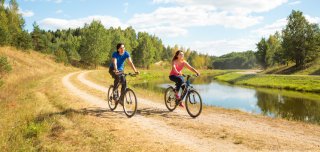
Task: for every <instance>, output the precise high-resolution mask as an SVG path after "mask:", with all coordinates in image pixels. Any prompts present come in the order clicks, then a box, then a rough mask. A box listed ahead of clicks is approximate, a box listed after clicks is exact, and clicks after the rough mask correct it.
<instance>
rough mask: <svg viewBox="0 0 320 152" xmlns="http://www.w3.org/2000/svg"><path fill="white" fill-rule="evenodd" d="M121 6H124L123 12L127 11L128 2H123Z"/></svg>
mask: <svg viewBox="0 0 320 152" xmlns="http://www.w3.org/2000/svg"><path fill="white" fill-rule="evenodd" d="M123 6H124V9H123V12H124V13H127V12H128V7H129V3H124V4H123Z"/></svg>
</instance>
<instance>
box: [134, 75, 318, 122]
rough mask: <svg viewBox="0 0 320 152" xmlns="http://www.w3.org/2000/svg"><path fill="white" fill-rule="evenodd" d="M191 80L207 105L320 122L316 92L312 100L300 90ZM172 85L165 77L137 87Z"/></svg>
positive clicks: (162, 88) (160, 87)
mask: <svg viewBox="0 0 320 152" xmlns="http://www.w3.org/2000/svg"><path fill="white" fill-rule="evenodd" d="M192 83H193V86H194V88H196V89H197V90H198V91H199V92H200V94H201V96H202V98H203V103H204V104H206V105H213V106H218V107H223V108H228V109H239V110H242V111H246V112H249V113H257V114H263V115H266V116H270V117H281V118H286V119H290V120H299V121H305V122H312V123H318V124H320V98H317V95H313V98H311V99H310V98H308V96H307V95H304V94H302V93H299V92H290V94H289V93H286V92H284V91H280V90H271V89H255V88H246V87H240V86H232V85H229V84H226V83H220V82H217V81H214V80H213V78H212V77H204V76H203V77H199V78H197V79H194V80H192ZM172 84H173V83H172V82H170V81H169V80H168V79H166V78H162V79H158V80H154V81H150V82H146V83H141V84H135V85H134V86H135V87H140V88H144V89H148V90H153V91H155V92H158V93H163V92H164V89H165V88H167V87H168V85H172ZM292 95H295V96H292ZM297 96H298V97H297ZM319 97H320V96H319Z"/></svg>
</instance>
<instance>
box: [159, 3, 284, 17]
mask: <svg viewBox="0 0 320 152" xmlns="http://www.w3.org/2000/svg"><path fill="white" fill-rule="evenodd" d="M287 2H288V0H269V1H263V0H250V1H248V0H223V1H221V0H220V1H219V0H153V3H155V4H161V3H175V4H178V5H211V6H214V7H216V8H218V9H220V10H224V11H228V12H234V13H244V14H249V13H252V12H255V13H261V12H267V11H270V10H272V9H274V8H276V7H278V6H280V5H282V4H284V3H287Z"/></svg>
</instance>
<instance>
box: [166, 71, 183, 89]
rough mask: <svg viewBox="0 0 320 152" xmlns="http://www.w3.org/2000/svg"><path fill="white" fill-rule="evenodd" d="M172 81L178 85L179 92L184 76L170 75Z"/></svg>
mask: <svg viewBox="0 0 320 152" xmlns="http://www.w3.org/2000/svg"><path fill="white" fill-rule="evenodd" d="M169 78H170V80H171V81H173V82H175V83H176V91H177V92H179V90H180V88H181V85H182V84H183V77H182V76H175V75H170V76H169Z"/></svg>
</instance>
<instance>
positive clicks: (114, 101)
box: [107, 73, 138, 118]
mask: <svg viewBox="0 0 320 152" xmlns="http://www.w3.org/2000/svg"><path fill="white" fill-rule="evenodd" d="M128 75H129V76H132V77H135V76H136V75H137V74H132V73H128V74H126V73H119V74H118V75H117V76H119V77H121V76H124V77H126V76H128ZM120 80H121V79H120ZM120 85H121V82H120V83H118V86H117V87H116V88H118V89H117V90H114V89H113V85H110V87H109V90H108V95H107V101H108V105H109V108H110V109H111V111H114V110H115V109H116V108H117V106H118V104H119V103H120V104H121V105H122V107H123V111H124V113H125V114H126V115H127V117H129V118H130V117H132V116H134V114H135V113H136V111H137V104H138V101H137V97H136V94H135V93H134V91H133V90H132V89H130V88H128V87H127V88H126V89H125V91H124V93H123V92H121V88H120ZM122 94H123V97H122V100H121V95H122Z"/></svg>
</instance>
